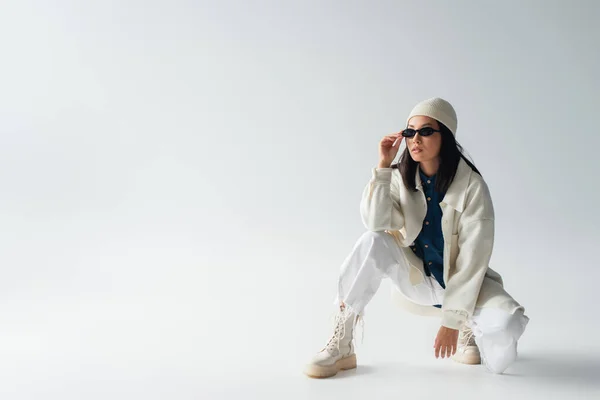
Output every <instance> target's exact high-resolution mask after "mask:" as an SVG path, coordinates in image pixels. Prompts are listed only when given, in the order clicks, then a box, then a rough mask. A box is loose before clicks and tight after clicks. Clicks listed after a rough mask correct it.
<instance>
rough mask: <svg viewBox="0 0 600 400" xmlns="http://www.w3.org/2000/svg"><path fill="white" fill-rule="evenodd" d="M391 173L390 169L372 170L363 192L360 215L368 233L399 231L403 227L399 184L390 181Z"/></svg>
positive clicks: (396, 181)
mask: <svg viewBox="0 0 600 400" xmlns="http://www.w3.org/2000/svg"><path fill="white" fill-rule="evenodd" d="M392 173H393V169H392V168H374V169H373V176H372V177H371V179H370V180H369V183H368V184H367V186H366V187H365V189H364V191H363V195H362V200H361V202H360V213H361V217H362V221H363V224H364V225H365V227H366V228H367V229H368V230H370V231H374V232H378V231H385V230H400V229H402V227H403V226H404V215H403V214H402V207H401V206H400V188H399V187H398V185H399V183H398V180H394V179H392Z"/></svg>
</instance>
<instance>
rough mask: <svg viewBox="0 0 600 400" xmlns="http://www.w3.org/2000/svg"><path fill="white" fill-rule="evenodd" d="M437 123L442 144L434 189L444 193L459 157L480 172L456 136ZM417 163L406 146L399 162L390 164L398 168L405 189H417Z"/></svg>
mask: <svg viewBox="0 0 600 400" xmlns="http://www.w3.org/2000/svg"><path fill="white" fill-rule="evenodd" d="M438 124H439V125H440V131H441V132H440V134H441V135H442V145H441V147H440V154H439V157H440V167H439V169H438V172H437V174H436V176H437V177H436V180H435V189H436V191H438V192H441V193H446V191H447V190H448V188H449V187H450V184H451V183H452V181H453V180H454V176H455V175H456V170H457V168H458V163H459V162H460V159H461V158H462V159H463V160H465V162H466V163H467V164H468V165H469V167H471V169H472V170H473V171H475V172H477V173H478V174H479V175H481V173H480V172H479V170H478V169H477V167H475V165H474V164H473V163H472V162H471V161H469V160H468V159H467V158H466V157H465V155H464V154H463V153H464V150H463V147H462V146H461V145H460V144H459V143H458V142H457V141H456V138H455V137H454V135H453V134H452V132H451V131H450V129H448V127H447V126H446V125H444V124H442V123H441V122H439V121H438ZM417 165H418V163H417V162H416V161H414V160H413V159H412V157H411V156H410V149H409V148H408V146H407V147H406V149H404V152H403V153H402V155H401V156H400V160H399V162H398V163H397V164H394V165H392V166H391V167H392V168H398V169H399V170H400V175H402V181H403V182H404V186H406V189H408V190H412V191H415V192H416V191H417V189H416V188H415V186H416V184H417V183H416V181H415V175H416V173H417Z"/></svg>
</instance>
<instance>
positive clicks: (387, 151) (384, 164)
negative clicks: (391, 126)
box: [378, 132, 404, 168]
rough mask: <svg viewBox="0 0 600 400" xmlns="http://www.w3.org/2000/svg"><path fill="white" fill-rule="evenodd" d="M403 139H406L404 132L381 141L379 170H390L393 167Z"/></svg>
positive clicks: (388, 136) (385, 137)
mask: <svg viewBox="0 0 600 400" xmlns="http://www.w3.org/2000/svg"><path fill="white" fill-rule="evenodd" d="M402 139H404V137H403V136H402V132H398V133H394V134H392V135H387V136H384V137H383V139H381V141H380V142H379V165H378V167H379V168H389V167H390V165H392V161H394V158H396V155H397V154H398V149H400V143H402ZM394 143H395V145H394Z"/></svg>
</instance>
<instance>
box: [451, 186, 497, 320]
mask: <svg viewBox="0 0 600 400" xmlns="http://www.w3.org/2000/svg"><path fill="white" fill-rule="evenodd" d="M453 239H454V238H453ZM456 240H457V243H458V255H457V258H456V263H455V269H454V272H453V273H452V274H451V275H450V277H449V278H448V282H446V290H445V294H444V304H443V306H442V325H443V326H446V327H448V328H452V329H460V328H461V327H462V326H463V324H464V323H465V322H466V321H467V320H468V319H469V318H470V317H471V316H472V315H473V311H474V310H475V305H476V303H477V298H478V297H479V291H480V289H481V285H482V284H483V279H484V278H485V274H486V272H487V269H488V266H489V262H490V258H491V256H492V250H493V247H494V209H493V205H492V201H491V197H490V194H489V191H488V188H487V186H486V184H485V182H483V181H481V182H480V183H479V184H478V185H476V187H475V188H474V189H473V190H472V193H470V194H467V201H466V206H465V209H464V211H463V213H462V214H461V216H460V220H459V224H458V238H456Z"/></svg>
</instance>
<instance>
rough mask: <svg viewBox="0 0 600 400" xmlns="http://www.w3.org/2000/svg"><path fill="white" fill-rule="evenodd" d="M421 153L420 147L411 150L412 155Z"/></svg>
mask: <svg viewBox="0 0 600 400" xmlns="http://www.w3.org/2000/svg"><path fill="white" fill-rule="evenodd" d="M422 151H423V149H422V148H420V147H415V148H414V149H412V152H413V153H420V152H422Z"/></svg>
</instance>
